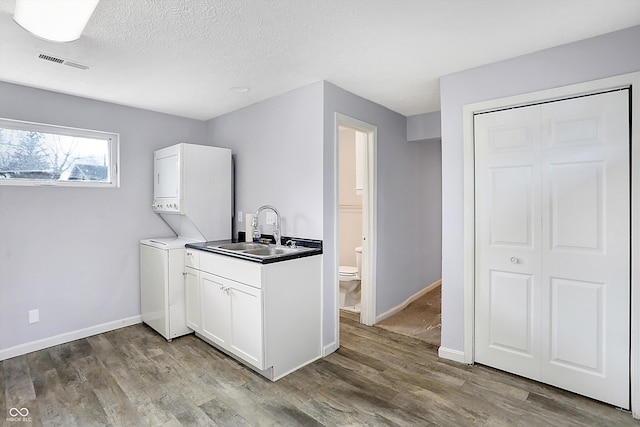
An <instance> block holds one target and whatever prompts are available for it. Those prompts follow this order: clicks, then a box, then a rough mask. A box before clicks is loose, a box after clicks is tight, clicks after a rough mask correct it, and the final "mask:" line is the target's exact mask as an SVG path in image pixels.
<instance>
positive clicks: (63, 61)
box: [38, 53, 89, 70]
mask: <svg viewBox="0 0 640 427" xmlns="http://www.w3.org/2000/svg"><path fill="white" fill-rule="evenodd" d="M38 58H39V59H44V60H45V61H50V62H55V63H56V64H62V65H68V66H69V67H73V68H77V69H79V70H88V69H89V66H88V65H83V64H80V63H78V62H74V61H69V60H68V59H63V58H58V57H55V56H52V55H47V54H46V53H41V54H39V55H38Z"/></svg>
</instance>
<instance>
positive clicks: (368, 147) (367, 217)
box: [333, 113, 378, 344]
mask: <svg viewBox="0 0 640 427" xmlns="http://www.w3.org/2000/svg"><path fill="white" fill-rule="evenodd" d="M340 126H345V127H349V128H352V129H356V130H357V131H360V132H364V133H365V134H366V135H367V143H366V144H365V146H364V147H363V148H364V150H363V151H364V156H365V160H366V161H365V162H364V168H363V174H364V176H363V179H362V238H363V241H362V283H363V284H365V285H363V286H362V288H361V289H362V290H361V295H362V300H361V303H360V310H361V312H360V322H362V323H364V324H365V325H369V326H371V325H373V324H374V323H375V322H376V254H377V250H376V230H377V227H376V217H377V215H376V206H377V204H376V189H377V178H376V175H377V174H376V169H377V167H376V166H377V155H376V141H377V134H378V128H377V127H376V126H374V125H371V124H369V123H365V122H362V121H360V120H357V119H354V118H352V117H349V116H345V115H344V114H340V113H335V137H334V141H335V142H334V147H333V155H334V159H333V165H334V166H333V170H334V176H333V182H334V188H333V196H334V213H333V218H334V221H333V225H334V227H333V241H334V265H335V266H336V271H335V276H334V277H333V280H334V291H335V301H336V304H335V306H336V307H335V319H336V337H338V344H339V342H340V341H339V337H340V308H339V307H338V306H339V304H338V301H339V300H340V298H339V296H340V285H339V280H338V266H339V265H340V262H339V258H338V257H339V242H340V239H339V237H340V234H339V206H340V201H339V200H338V192H339V190H338V187H339V174H338V170H339V168H338V161H339V159H338V144H339V142H340Z"/></svg>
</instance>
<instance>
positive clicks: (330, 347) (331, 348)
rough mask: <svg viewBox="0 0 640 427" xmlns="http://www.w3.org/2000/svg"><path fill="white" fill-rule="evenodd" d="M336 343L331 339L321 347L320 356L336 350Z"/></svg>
mask: <svg viewBox="0 0 640 427" xmlns="http://www.w3.org/2000/svg"><path fill="white" fill-rule="evenodd" d="M338 347H339V346H338V343H337V342H335V341H333V342H332V343H331V344H328V345H325V346H324V348H323V349H322V357H327V356H328V355H330V354H331V353H333V352H334V351H336V350H338Z"/></svg>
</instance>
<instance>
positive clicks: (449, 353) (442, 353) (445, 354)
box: [438, 347, 465, 363]
mask: <svg viewBox="0 0 640 427" xmlns="http://www.w3.org/2000/svg"><path fill="white" fill-rule="evenodd" d="M438 357H440V358H441V359H447V360H453V361H454V362H458V363H465V361H464V351H460V350H452V349H450V348H445V347H439V348H438Z"/></svg>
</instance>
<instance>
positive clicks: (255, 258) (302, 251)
mask: <svg viewBox="0 0 640 427" xmlns="http://www.w3.org/2000/svg"><path fill="white" fill-rule="evenodd" d="M264 237H266V238H267V240H270V241H271V242H273V238H271V239H269V238H270V237H271V236H268V235H267V236H264ZM289 240H293V241H295V242H296V246H297V247H298V248H299V250H295V251H286V253H284V254H277V255H267V256H264V255H262V256H261V255H253V254H251V253H245V252H243V251H239V250H228V249H222V248H219V246H221V245H226V244H230V243H238V240H236V239H233V240H232V239H229V240H216V241H209V242H199V243H188V244H187V245H186V247H187V248H191V249H197V250H200V251H205V252H210V253H213V254H217V255H224V256H228V257H231V258H237V259H243V260H245V261H251V262H257V263H259V264H271V263H274V262H281V261H288V260H292V259H298V258H305V257H308V256H315V255H320V254H322V240H312V239H299V238H295V237H282V239H281V241H283V242H287V241H289ZM265 247H269V248H276V246H275V244H273V243H271V244H269V245H268V246H265ZM282 248H283V249H289V248H288V247H287V246H282Z"/></svg>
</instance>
